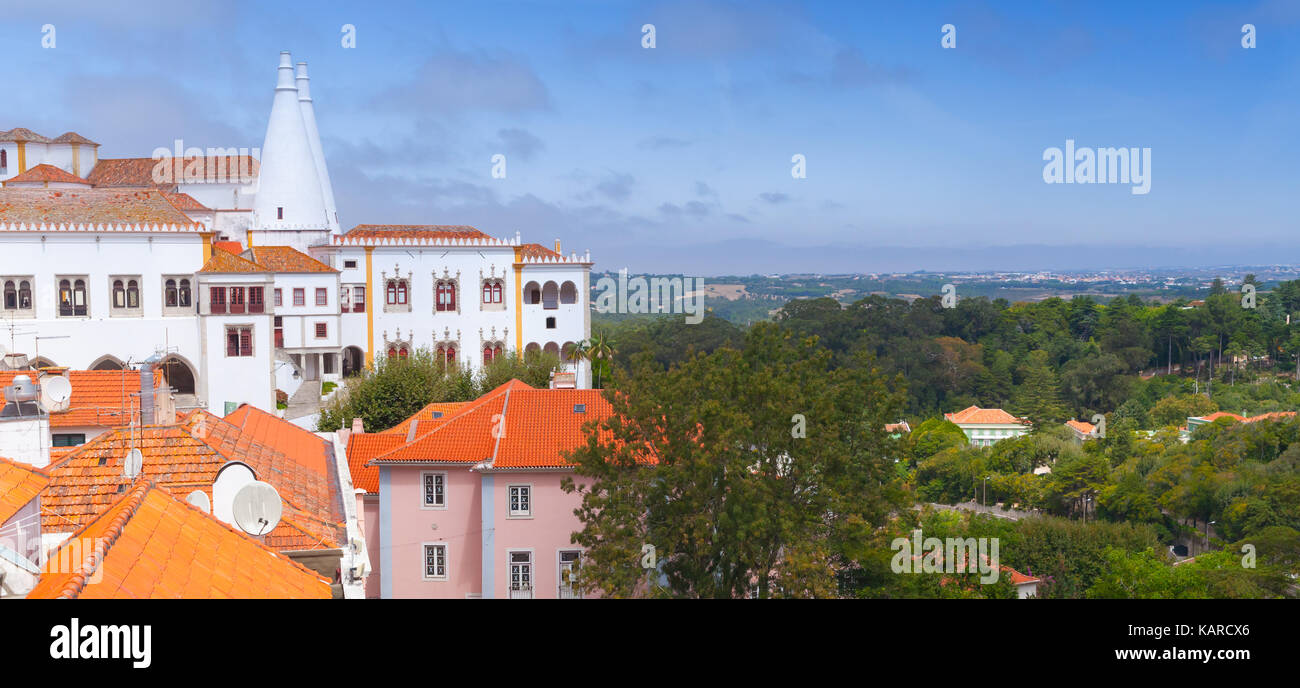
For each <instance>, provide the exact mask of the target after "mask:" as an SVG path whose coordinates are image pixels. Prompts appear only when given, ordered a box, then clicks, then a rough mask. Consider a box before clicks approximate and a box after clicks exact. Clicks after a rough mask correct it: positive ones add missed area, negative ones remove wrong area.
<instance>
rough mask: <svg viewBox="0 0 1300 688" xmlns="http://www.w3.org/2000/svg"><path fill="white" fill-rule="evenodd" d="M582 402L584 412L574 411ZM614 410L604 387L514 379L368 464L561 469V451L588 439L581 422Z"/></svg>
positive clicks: (565, 462)
mask: <svg viewBox="0 0 1300 688" xmlns="http://www.w3.org/2000/svg"><path fill="white" fill-rule="evenodd" d="M579 404H581V405H583V406H584V412H582V413H578V412H576V411H575V407H576V406H577V405H579ZM611 413H613V409H612V407H611V406H610V404H609V402H608V401H606V400H605V398H604V397H603V396H602V394H601V392H600V390H593V389H535V388H533V387H529V386H528V385H526V384H524V383H523V382H520V381H519V380H511V381H510V382H508V383H506V384H504V385H501V386H500V387H498V388H496V389H494V390H492V391H491V392H489V393H487V394H485V395H483V396H482V397H480V398H479V399H477V400H475V401H473V402H470V403H469V404H466V405H465V406H464V407H463V408H462V409H461V410H460V411H458V412H457V413H455V414H454V415H452V416H450V417H449V418H447V419H446V420H445V421H444V422H442V423H441V424H439V425H438V426H437V427H435V428H434V429H433V430H431V431H429V432H427V433H425V434H423V435H420V436H419V437H417V438H416V439H414V440H413V441H411V442H408V443H406V444H404V445H402V446H400V447H398V448H396V449H393V450H390V451H388V452H385V453H383V454H379V455H378V456H376V457H375V458H373V459H372V460H371V461H370V462H369V464H368V465H379V464H389V463H393V464H402V463H470V464H473V463H479V462H482V461H489V462H491V466H492V467H493V468H561V467H564V466H568V465H570V464H569V461H568V460H567V459H565V458H564V457H563V456H562V453H563V452H565V451H568V450H571V449H574V448H576V447H577V446H579V445H581V444H583V443H585V442H586V434H585V432H584V430H583V426H584V425H585V424H586V423H589V422H591V421H599V420H603V419H604V418H607V417H608V416H609V415H610V414H611ZM496 428H500V429H501V431H500V432H495V430H496ZM497 435H501V437H500V438H498V437H497Z"/></svg>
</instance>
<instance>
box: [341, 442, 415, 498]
mask: <svg viewBox="0 0 1300 688" xmlns="http://www.w3.org/2000/svg"><path fill="white" fill-rule="evenodd" d="M404 444H406V435H399V434H388V433H382V432H365V433H355V432H354V433H352V435H351V436H349V437H348V470H349V471H351V472H352V486H353V487H355V488H357V489H361V490H365V491H366V493H367V494H379V468H377V467H375V466H371V465H369V462H370V460H371V459H373V458H375V457H376V456H379V455H380V454H386V453H388V452H390V451H392V450H394V449H397V448H398V447H400V446H402V445H404Z"/></svg>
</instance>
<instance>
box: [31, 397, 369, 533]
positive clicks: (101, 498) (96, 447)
mask: <svg viewBox="0 0 1300 688" xmlns="http://www.w3.org/2000/svg"><path fill="white" fill-rule="evenodd" d="M239 419H240V418H239V417H237V420H239ZM243 420H244V423H243V425H242V426H241V425H236V424H234V423H231V422H228V421H227V420H225V419H223V418H218V417H217V416H214V415H212V414H211V413H208V412H206V411H203V410H201V409H199V410H195V411H194V412H191V413H190V414H189V415H187V416H186V417H185V419H184V420H183V421H182V422H180V423H177V424H174V425H155V426H146V427H144V428H138V427H137V428H135V429H134V430H133V429H131V428H116V429H114V430H110V431H109V432H106V433H104V434H102V435H100V436H98V437H96V438H94V439H92V440H90V441H89V442H87V443H86V444H84V445H82V446H81V447H79V448H78V449H77V450H76V451H74V452H72V453H71V454H69V455H68V456H67V457H65V458H64V459H63V460H61V461H60V462H59V463H58V464H55V465H53V466H51V468H50V475H51V480H50V484H49V485H48V486H47V487H46V489H45V491H44V492H43V494H42V497H41V500H42V507H43V509H42V511H43V513H42V518H41V522H42V526H43V527H44V529H45V530H46V531H47V532H67V531H68V530H70V528H69V526H73V527H75V526H79V525H81V524H83V523H85V522H86V521H87V520H89V519H90V518H92V517H94V515H95V514H97V513H99V511H100V510H102V509H103V507H104V506H105V505H107V504H108V503H110V502H111V501H112V500H114V499H115V498H116V496H117V494H118V491H119V489H120V488H121V486H123V485H124V484H125V478H124V477H123V474H122V461H123V459H124V458H125V456H126V454H127V452H128V451H130V449H131V448H132V447H135V448H138V449H140V451H141V452H142V453H143V454H144V464H143V470H142V471H141V473H142V475H143V476H144V477H146V478H148V479H150V480H153V481H155V482H157V483H158V484H159V485H160V486H161V487H163V488H164V489H167V490H170V491H172V492H173V493H175V494H176V495H178V496H180V497H182V498H183V497H184V496H185V495H188V494H189V493H190V492H191V491H193V490H196V489H197V490H202V491H203V492H204V493H206V494H207V495H208V496H209V498H211V496H212V483H213V481H214V480H216V477H217V473H218V472H219V471H220V469H221V467H222V466H223V465H225V464H226V462H228V461H241V462H243V463H245V464H247V465H248V466H249V467H250V468H252V470H253V472H254V473H255V474H256V475H257V477H258V479H259V480H262V481H264V482H267V483H270V484H271V485H272V486H274V487H275V489H276V490H277V491H278V492H279V493H280V497H281V499H282V500H283V501H284V503H285V506H284V519H283V520H282V521H281V523H280V525H278V526H277V527H276V528H275V529H274V530H273V531H272V532H271V533H270V534H268V535H267V536H266V542H267V544H268V546H272V547H275V548H276V549H283V550H298V549H320V548H334V547H337V546H339V545H340V543H341V542H342V541H343V540H344V534H343V528H342V525H341V524H342V523H343V511H342V495H340V494H339V487H338V479H337V473H335V472H333V471H332V470H330V468H329V464H328V461H327V459H325V458H324V457H322V456H320V455H319V454H318V453H316V452H317V451H319V449H320V448H319V447H316V448H314V449H313V448H312V447H311V446H310V444H309V442H308V441H307V440H305V439H304V438H300V437H294V436H290V437H289V438H288V439H283V438H278V437H277V438H276V439H275V440H274V442H275V444H277V445H279V446H280V447H282V448H284V449H287V450H289V452H290V453H286V452H285V451H282V450H281V449H280V448H277V447H276V446H272V445H271V444H267V443H265V442H263V441H260V440H259V437H260V438H261V439H262V440H265V439H267V438H268V437H269V436H272V435H275V434H277V433H278V432H285V433H289V432H290V428H288V427H285V426H292V423H288V422H286V421H282V420H279V419H278V418H277V419H275V420H276V422H277V423H278V424H280V425H277V426H276V427H274V428H271V427H264V426H262V424H261V420H260V419H257V418H249V417H244V418H243ZM245 428H247V429H245ZM300 430H301V428H297V427H296V426H295V427H294V428H293V431H300ZM308 434H310V433H308ZM313 437H314V436H313ZM316 439H318V440H319V438H316ZM320 441H321V442H323V441H324V440H320Z"/></svg>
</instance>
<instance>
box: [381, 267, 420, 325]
mask: <svg viewBox="0 0 1300 688" xmlns="http://www.w3.org/2000/svg"><path fill="white" fill-rule="evenodd" d="M398 268H399V266H398V265H397V264H396V263H394V264H393V274H392V275H391V276H390V275H389V274H388V272H387V271H383V270H381V271H380V272H379V276H380V282H382V283H383V285H384V312H385V313H409V312H410V311H411V277H412V273H411V272H410V271H409V270H408V271H407V273H406V276H405V277H403V276H402V273H401V272H400V271H399V269H398Z"/></svg>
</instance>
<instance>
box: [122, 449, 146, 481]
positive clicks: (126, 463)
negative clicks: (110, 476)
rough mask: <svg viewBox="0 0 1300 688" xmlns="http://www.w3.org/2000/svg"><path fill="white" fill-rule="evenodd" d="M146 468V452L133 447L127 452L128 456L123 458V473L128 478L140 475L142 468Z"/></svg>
mask: <svg viewBox="0 0 1300 688" xmlns="http://www.w3.org/2000/svg"><path fill="white" fill-rule="evenodd" d="M142 468H144V452H142V451H140V450H139V449H132V450H131V451H129V452H127V453H126V458H125V459H123V460H122V474H123V475H125V476H126V477H128V478H134V477H136V476H137V475H140V469H142Z"/></svg>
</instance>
